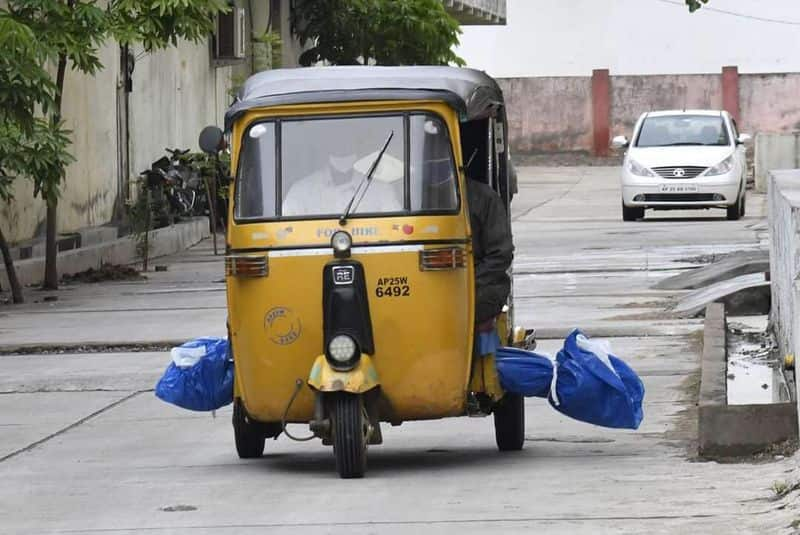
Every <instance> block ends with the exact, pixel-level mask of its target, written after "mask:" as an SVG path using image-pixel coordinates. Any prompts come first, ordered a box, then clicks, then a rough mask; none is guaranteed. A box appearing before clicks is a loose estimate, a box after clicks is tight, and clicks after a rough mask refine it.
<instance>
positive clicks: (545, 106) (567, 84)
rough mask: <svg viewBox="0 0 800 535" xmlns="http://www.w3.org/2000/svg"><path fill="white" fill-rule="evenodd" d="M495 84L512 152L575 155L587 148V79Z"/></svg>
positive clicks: (589, 114) (520, 80)
mask: <svg viewBox="0 0 800 535" xmlns="http://www.w3.org/2000/svg"><path fill="white" fill-rule="evenodd" d="M498 82H499V84H500V87H501V88H502V89H503V94H504V96H505V99H506V103H507V105H508V121H509V136H510V141H511V145H512V148H513V150H514V151H516V152H518V153H525V152H551V151H577V150H588V149H587V148H588V147H591V145H592V83H591V78H578V77H563V78H559V77H553V78H506V79H500V80H498Z"/></svg>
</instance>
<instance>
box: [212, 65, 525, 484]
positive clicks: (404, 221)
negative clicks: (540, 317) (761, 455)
mask: <svg viewBox="0 0 800 535" xmlns="http://www.w3.org/2000/svg"><path fill="white" fill-rule="evenodd" d="M200 145H201V147H202V148H203V150H205V151H207V152H210V153H215V152H217V151H218V150H220V149H221V148H222V147H225V146H226V145H227V147H228V148H229V150H230V155H231V170H232V174H233V182H232V190H231V194H230V200H231V202H230V209H229V210H230V212H229V218H228V221H229V224H228V229H227V243H226V257H225V269H226V281H227V300H228V312H229V316H228V331H229V339H230V344H231V348H232V354H233V359H234V363H235V386H234V400H235V401H234V408H233V427H234V435H235V440H236V449H237V451H238V454H239V456H240V457H242V458H253V457H259V456H261V455H262V453H263V450H264V444H265V439H266V438H269V437H277V436H278V435H280V434H281V433H284V434H286V435H287V436H289V437H290V438H294V439H296V440H303V439H310V438H314V437H318V438H320V439H321V440H322V442H323V444H327V445H333V448H334V453H335V459H336V467H337V470H338V472H339V474H340V476H341V477H361V476H362V475H363V474H364V472H365V470H366V452H367V446H368V445H374V444H380V443H381V442H382V435H381V428H380V424H381V423H382V422H388V423H389V424H391V425H399V424H401V423H402V422H404V421H409V420H429V419H436V418H444V417H448V416H464V415H471V416H474V415H489V414H493V415H494V421H495V431H496V433H495V434H496V441H497V445H498V447H499V449H500V450H518V449H521V448H522V444H523V440H524V408H523V403H522V401H523V400H522V398H521V397H520V396H517V395H511V394H505V393H504V392H503V389H502V388H501V386H500V383H499V380H498V378H497V374H496V371H495V366H494V357H493V355H492V354H487V355H481V354H480V352H479V351H477V350H476V347H475V342H474V339H475V333H474V330H475V327H474V310H473V306H474V300H475V288H474V285H475V282H474V280H475V279H474V266H473V256H472V243H471V231H470V217H469V210H468V206H467V195H466V193H465V189H466V180H467V171H469V173H470V175H471V176H472V177H473V178H478V179H482V180H485V182H486V183H487V184H489V185H490V186H491V187H492V188H494V189H495V191H496V192H497V193H498V194H499V195H500V197H501V198H502V199H503V201H504V203H505V204H506V207H507V208H508V205H509V204H510V201H511V197H512V195H513V190H514V188H515V184H513V183H510V181H509V175H510V173H509V167H510V162H509V158H508V147H507V144H506V115H505V108H504V102H503V95H502V92H501V91H500V89H499V87H498V86H497V84H496V83H495V81H494V80H493V79H492V78H490V77H489V76H487V75H486V74H484V73H482V72H478V71H475V70H470V69H462V68H451V67H320V68H304V69H283V70H273V71H268V72H263V73H260V74H256V75H254V76H252V77H251V78H250V79H249V80H247V82H246V83H245V85H244V87H243V89H242V90H241V91H240V94H239V96H238V98H237V100H236V101H235V102H234V104H233V105H232V106H231V107H230V109H229V110H228V112H227V114H226V116H225V131H224V133H223V131H222V130H220V129H219V128H217V127H207V128H206V129H205V130H204V131H203V133H202V134H201V136H200ZM507 212H509V210H507ZM512 313H513V307H512V303H511V300H510V299H509V302H508V305H507V306H506V307H505V309H504V312H503V313H502V314H501V315H500V317H499V318H498V320H497V323H496V325H497V333H498V334H499V337H500V340H501V341H502V343H503V344H513V345H517V346H520V345H525V344H529V343H530V342H531V340H530V333H529V332H527V333H526V331H524V330H523V329H519V328H517V329H514V328H512V327H511V326H512ZM295 423H307V424H309V427H310V435H309V436H306V437H295V436H294V435H292V434H291V433H290V431H289V430H288V429H287V424H295Z"/></svg>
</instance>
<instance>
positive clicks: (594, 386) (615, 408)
mask: <svg viewBox="0 0 800 535" xmlns="http://www.w3.org/2000/svg"><path fill="white" fill-rule="evenodd" d="M581 339H583V340H584V341H585V340H588V338H587V337H585V335H583V333H581V332H580V331H579V330H577V329H576V330H574V331H572V333H571V334H570V335H569V336H568V337H567V339H566V340H565V341H564V348H563V349H562V350H561V351H559V352H558V355H557V356H556V362H557V363H558V369H557V380H556V396H553V395H552V393H551V395H550V404H551V405H552V406H553V407H554V408H555V409H556V410H557V411H559V412H561V413H562V414H566V415H567V416H569V417H571V418H575V419H576V420H580V421H582V422H587V423H590V424H595V425H601V426H603V427H615V428H622V429H638V428H639V424H641V423H642V418H643V413H642V401H643V399H644V384H642V381H641V379H639V376H638V375H636V372H634V371H633V370H632V369H631V368H630V367H629V366H628V365H627V364H625V363H624V362H623V361H622V360H620V359H619V358H617V357H615V356H614V355H611V354H608V355H607V357H608V362H609V364H610V367H609V366H608V365H607V364H606V362H604V357H605V356H606V355H603V354H602V353H603V352H604V351H602V350H594V351H593V350H591V349H587V347H586V344H585V343H582V340H581ZM589 345H591V344H589Z"/></svg>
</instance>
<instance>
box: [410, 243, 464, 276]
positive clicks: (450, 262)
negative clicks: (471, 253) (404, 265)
mask: <svg viewBox="0 0 800 535" xmlns="http://www.w3.org/2000/svg"><path fill="white" fill-rule="evenodd" d="M465 259H466V253H465V252H464V249H462V248H461V247H444V248H440V249H425V250H424V251H420V253H419V268H420V269H421V270H422V271H445V270H450V269H458V268H463V267H464V266H465V261H466V260H465Z"/></svg>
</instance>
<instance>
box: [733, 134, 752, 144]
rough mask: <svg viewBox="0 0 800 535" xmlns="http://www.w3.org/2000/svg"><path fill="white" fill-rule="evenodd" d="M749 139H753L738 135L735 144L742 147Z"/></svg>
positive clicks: (749, 136) (746, 135)
mask: <svg viewBox="0 0 800 535" xmlns="http://www.w3.org/2000/svg"><path fill="white" fill-rule="evenodd" d="M751 139H753V136H751V135H750V134H739V137H737V138H736V143H737V144H739V145H744V144H745V143H747V142H748V141H750V140H751Z"/></svg>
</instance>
